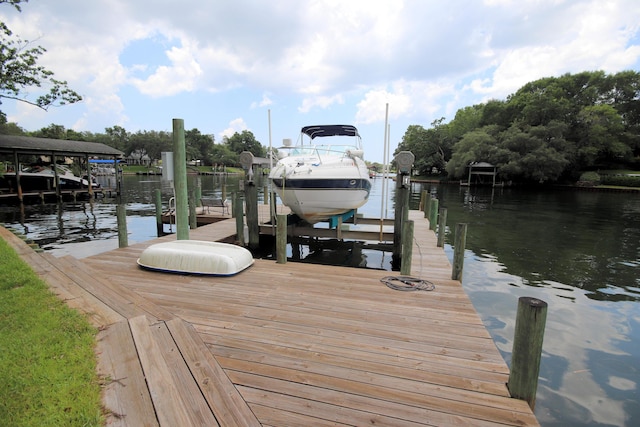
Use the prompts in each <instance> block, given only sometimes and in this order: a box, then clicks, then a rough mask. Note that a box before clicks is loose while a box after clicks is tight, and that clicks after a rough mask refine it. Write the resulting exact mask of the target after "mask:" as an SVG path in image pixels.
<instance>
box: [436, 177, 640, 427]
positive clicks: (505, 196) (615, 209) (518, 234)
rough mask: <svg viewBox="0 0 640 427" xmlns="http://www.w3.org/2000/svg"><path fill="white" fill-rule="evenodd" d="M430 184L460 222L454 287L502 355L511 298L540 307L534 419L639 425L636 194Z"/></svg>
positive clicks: (510, 325)
mask: <svg viewBox="0 0 640 427" xmlns="http://www.w3.org/2000/svg"><path fill="white" fill-rule="evenodd" d="M438 190H439V191H438V197H439V198H440V204H441V206H442V205H443V204H444V205H445V206H446V207H447V209H448V217H449V223H450V225H453V224H455V223H457V222H466V223H468V224H469V227H468V234H467V247H468V250H467V251H466V256H465V266H464V276H463V285H464V287H465V290H466V291H467V293H468V294H469V296H470V297H471V299H472V301H473V303H474V306H475V307H476V309H477V310H478V312H479V313H480V315H481V316H482V318H483V321H484V323H485V325H486V326H487V328H488V329H489V331H490V333H491V335H492V337H493V338H494V341H495V342H496V345H497V346H498V349H499V350H500V352H501V353H502V354H503V357H504V358H505V360H506V361H507V362H510V359H511V346H512V337H513V333H514V326H515V325H514V322H515V316H516V309H517V299H518V298H519V297H520V296H532V297H536V298H540V299H542V300H544V301H547V303H548V304H549V308H548V315H547V328H546V333H545V340H544V345H543V358H542V365H541V372H540V375H541V378H540V383H539V387H538V397H537V404H536V411H535V413H536V416H537V417H538V419H539V421H540V422H541V424H542V425H543V426H556V425H557V426H565V425H572V426H574V425H584V426H593V425H615V426H632V425H640V403H639V399H638V382H639V381H640V372H639V371H638V366H640V327H639V326H640V312H639V307H638V300H639V297H640V292H638V291H639V289H638V283H639V282H638V280H640V279H639V276H640V274H639V273H640V271H639V270H638V267H639V265H640V263H639V262H638V261H640V198H638V197H637V196H634V197H629V195H624V194H610V193H574V192H567V191H555V192H554V191H548V192H540V193H527V192H520V191H512V190H509V189H504V190H502V191H499V192H494V193H490V192H487V191H486V190H482V189H457V188H453V187H443V188H439V189H438ZM470 193H471V194H470ZM446 250H447V252H448V254H449V257H450V259H452V257H453V256H452V249H451V247H450V246H447V248H446Z"/></svg>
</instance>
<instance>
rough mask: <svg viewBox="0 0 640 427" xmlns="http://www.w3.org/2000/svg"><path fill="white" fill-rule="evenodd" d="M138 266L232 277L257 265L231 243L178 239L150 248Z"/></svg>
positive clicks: (243, 251)
mask: <svg viewBox="0 0 640 427" xmlns="http://www.w3.org/2000/svg"><path fill="white" fill-rule="evenodd" d="M137 262H138V265H139V266H140V267H142V268H146V269H148V270H155V271H161V272H166V273H181V274H202V275H212V276H232V275H234V274H237V273H239V272H241V271H243V270H245V269H247V268H249V267H250V266H251V265H252V264H253V255H252V254H251V252H250V251H248V250H247V249H245V248H243V247H241V246H236V245H232V244H229V243H220V242H208V241H202V240H176V241H171V242H163V243H156V244H153V245H151V246H149V247H148V248H146V249H145V250H144V251H142V253H141V254H140V258H138V261H137Z"/></svg>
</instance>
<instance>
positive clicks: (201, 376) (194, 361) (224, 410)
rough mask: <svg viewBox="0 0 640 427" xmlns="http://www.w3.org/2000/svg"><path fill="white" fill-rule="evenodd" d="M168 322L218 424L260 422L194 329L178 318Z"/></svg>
mask: <svg viewBox="0 0 640 427" xmlns="http://www.w3.org/2000/svg"><path fill="white" fill-rule="evenodd" d="M167 326H168V328H169V330H170V332H171V335H172V336H173V339H174V340H175V342H176V343H177V344H178V346H179V348H180V352H181V353H182V356H183V357H184V360H185V361H186V363H187V365H188V367H189V369H190V371H191V374H192V375H193V377H194V379H195V380H196V381H197V382H198V384H199V386H200V391H201V392H202V394H203V395H204V397H205V399H206V400H207V402H209V405H210V406H211V409H212V410H213V412H214V413H215V414H216V417H217V418H218V420H219V422H220V425H221V426H229V427H231V426H246V427H250V426H260V423H259V422H258V420H257V419H256V417H255V415H254V414H253V412H251V410H250V409H249V407H248V406H247V404H246V402H245V401H244V399H243V398H242V396H240V393H238V390H237V389H236V388H235V386H234V385H233V383H232V382H231V380H229V378H228V377H227V374H226V373H225V372H224V371H223V369H222V367H221V366H220V364H219V363H218V361H217V360H216V359H215V357H214V356H213V354H211V352H210V351H209V349H208V348H207V347H206V345H205V343H204V342H203V341H202V339H201V338H200V336H199V335H198V333H197V332H196V331H195V329H193V327H192V326H190V325H188V324H186V323H185V322H184V321H182V320H180V319H174V320H171V321H169V322H167Z"/></svg>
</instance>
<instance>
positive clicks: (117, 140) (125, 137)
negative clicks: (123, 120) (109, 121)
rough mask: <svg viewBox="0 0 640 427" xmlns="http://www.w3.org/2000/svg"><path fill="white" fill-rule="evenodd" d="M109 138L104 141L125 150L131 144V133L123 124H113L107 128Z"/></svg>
mask: <svg viewBox="0 0 640 427" xmlns="http://www.w3.org/2000/svg"><path fill="white" fill-rule="evenodd" d="M105 132H106V135H107V140H106V141H104V142H105V143H106V144H107V145H109V146H110V147H113V148H115V149H118V150H120V151H125V150H126V149H127V147H128V145H129V139H130V138H131V134H129V132H127V130H126V129H125V128H123V127H122V126H117V125H116V126H112V127H110V128H106V129H105Z"/></svg>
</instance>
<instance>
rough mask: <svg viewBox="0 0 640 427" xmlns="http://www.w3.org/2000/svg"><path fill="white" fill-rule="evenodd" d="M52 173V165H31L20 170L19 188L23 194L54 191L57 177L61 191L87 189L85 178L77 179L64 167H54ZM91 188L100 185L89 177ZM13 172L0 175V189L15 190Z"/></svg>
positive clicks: (14, 175)
mask: <svg viewBox="0 0 640 427" xmlns="http://www.w3.org/2000/svg"><path fill="white" fill-rule="evenodd" d="M55 168H56V171H55V172H54V169H53V165H31V166H27V167H25V168H24V169H21V170H20V186H21V187H22V191H23V192H35V191H52V190H55V188H56V184H55V176H56V172H57V175H58V182H59V184H60V189H61V190H77V189H82V188H89V181H88V180H87V177H86V176H84V177H82V178H81V177H79V176H76V175H74V173H73V172H71V169H69V168H68V167H66V166H64V165H56V166H55ZM91 179H92V183H91V186H92V187H93V188H100V184H98V183H97V182H96V181H95V178H93V177H91ZM17 187H18V186H17V183H16V173H15V171H10V172H5V173H3V174H1V175H0V188H8V189H10V190H12V191H16V189H17Z"/></svg>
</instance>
